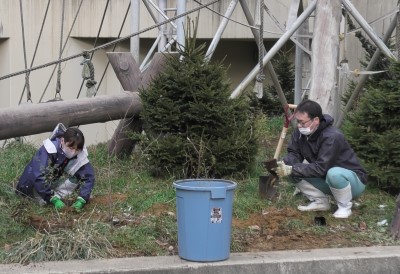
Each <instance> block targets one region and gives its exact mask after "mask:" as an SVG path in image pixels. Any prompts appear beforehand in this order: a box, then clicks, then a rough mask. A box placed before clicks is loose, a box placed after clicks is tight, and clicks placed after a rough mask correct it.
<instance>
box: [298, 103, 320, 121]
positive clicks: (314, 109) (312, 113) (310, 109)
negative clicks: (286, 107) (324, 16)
mask: <svg viewBox="0 0 400 274" xmlns="http://www.w3.org/2000/svg"><path fill="white" fill-rule="evenodd" d="M296 112H305V113H307V114H308V116H309V117H310V118H311V119H314V118H315V117H318V118H319V119H320V120H322V118H323V116H322V108H321V106H320V105H319V104H318V103H317V102H315V101H312V100H305V101H303V102H301V103H300V104H298V106H297V107H296Z"/></svg>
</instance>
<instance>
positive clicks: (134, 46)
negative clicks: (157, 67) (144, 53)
mask: <svg viewBox="0 0 400 274" xmlns="http://www.w3.org/2000/svg"><path fill="white" fill-rule="evenodd" d="M139 22H140V1H139V0H131V30H132V33H137V32H138V31H139ZM139 52H140V38H139V35H135V36H132V37H131V53H132V55H133V58H135V60H136V62H138V63H139V55H140V54H139Z"/></svg>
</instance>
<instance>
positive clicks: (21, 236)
mask: <svg viewBox="0 0 400 274" xmlns="http://www.w3.org/2000/svg"><path fill="white" fill-rule="evenodd" d="M257 124H258V125H257V130H256V131H255V134H256V135H257V138H258V139H259V142H260V143H261V145H262V149H260V153H259V155H258V156H257V158H258V160H257V163H256V164H255V166H254V167H253V169H252V170H251V172H249V173H248V174H236V175H235V176H234V177H233V176H232V177H231V178H224V179H228V180H232V181H235V182H237V184H238V186H237V188H236V190H235V199H234V207H233V219H234V222H233V223H234V224H233V226H232V238H231V252H246V251H257V250H262V251H268V250H283V249H302V248H306V249H309V248H324V247H343V246H368V245H395V244H400V243H399V241H398V240H394V239H393V238H392V237H390V236H389V233H388V226H389V225H390V223H391V220H392V218H393V213H394V208H395V198H394V197H392V196H390V195H388V194H386V193H384V192H382V191H379V190H377V189H370V188H368V187H367V190H366V191H365V193H364V194H363V195H362V196H361V198H359V199H358V200H357V201H355V203H354V206H353V215H352V216H351V218H349V219H348V220H338V219H335V218H333V217H332V212H329V211H328V212H299V211H298V210H297V209H296V207H297V205H298V204H301V203H304V202H306V199H305V198H304V197H303V196H301V195H299V196H293V191H294V186H293V185H292V184H291V183H289V182H283V181H282V182H280V185H279V195H278V196H277V198H276V199H275V200H274V201H267V200H262V199H260V198H259V196H258V177H259V175H261V174H266V171H265V170H264V167H263V165H262V161H265V160H266V159H269V158H270V157H272V156H271V155H273V153H274V150H275V148H276V145H277V140H278V138H279V134H280V131H281V129H282V117H278V118H267V117H265V116H261V117H260V118H259V119H258V120H257ZM106 148H107V146H106V144H99V145H96V146H94V147H90V148H89V157H90V159H91V162H92V164H93V166H94V167H95V169H96V186H95V188H94V191H93V197H92V199H91V201H90V202H89V203H88V204H87V205H86V206H85V208H84V211H83V212H82V213H81V214H78V213H75V212H73V211H71V210H65V211H63V212H56V211H55V210H54V209H53V207H51V206H45V207H40V206H38V205H36V204H34V203H33V202H32V201H30V200H27V199H22V198H21V197H18V196H16V195H15V193H14V189H13V187H14V184H15V182H16V181H17V180H18V177H19V176H20V175H21V173H22V171H23V169H24V167H25V165H26V164H27V163H28V161H29V160H30V159H31V157H32V155H33V154H34V153H35V151H36V148H35V147H34V146H32V145H29V144H18V143H12V144H10V145H8V146H7V147H6V148H4V149H2V150H0V154H1V157H0V172H1V175H2V176H1V177H0V205H1V206H2V210H1V212H0V220H1V223H0V246H1V247H3V248H2V249H1V250H0V263H11V262H19V263H28V262H38V261H52V260H71V259H92V258H104V257H116V256H117V257H118V256H150V255H151V256H156V255H176V254H177V253H178V250H177V224H176V221H177V220H176V216H175V191H174V189H173V187H172V183H173V182H174V180H175V179H174V178H173V177H171V178H168V179H157V178H154V177H152V176H151V175H150V173H148V172H146V170H145V169H144V167H143V165H142V164H141V163H140V162H138V161H140V158H137V157H136V156H133V157H130V158H128V159H125V160H119V159H116V158H112V157H109V156H108V154H107V149H106ZM332 210H335V205H334V204H332ZM316 216H321V217H324V218H325V219H326V225H325V226H317V225H315V223H314V218H315V217H316ZM383 220H386V224H385V225H380V224H378V223H380V222H382V221H383Z"/></svg>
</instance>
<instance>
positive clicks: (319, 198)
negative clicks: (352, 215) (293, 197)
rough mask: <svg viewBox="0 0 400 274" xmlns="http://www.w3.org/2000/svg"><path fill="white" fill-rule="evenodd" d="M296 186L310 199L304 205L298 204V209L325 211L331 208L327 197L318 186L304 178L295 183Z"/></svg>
mask: <svg viewBox="0 0 400 274" xmlns="http://www.w3.org/2000/svg"><path fill="white" fill-rule="evenodd" d="M296 187H297V188H298V189H299V190H300V191H301V192H302V193H303V194H304V195H305V196H306V197H307V198H308V199H309V200H310V201H311V203H310V204H308V205H306V206H301V205H299V206H298V207H297V209H298V210H300V211H326V210H329V209H330V208H331V204H330V203H329V197H328V196H327V195H326V194H325V193H323V192H322V191H321V190H319V189H318V188H316V187H314V186H313V185H312V184H310V183H309V182H307V181H305V180H301V181H300V182H298V183H297V184H296Z"/></svg>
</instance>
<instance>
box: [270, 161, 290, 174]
mask: <svg viewBox="0 0 400 274" xmlns="http://www.w3.org/2000/svg"><path fill="white" fill-rule="evenodd" d="M277 164H278V166H277V167H276V168H274V170H275V172H276V174H278V176H279V177H286V176H289V175H290V174H291V173H292V166H288V165H286V164H285V163H284V162H283V161H279V162H277Z"/></svg>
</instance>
